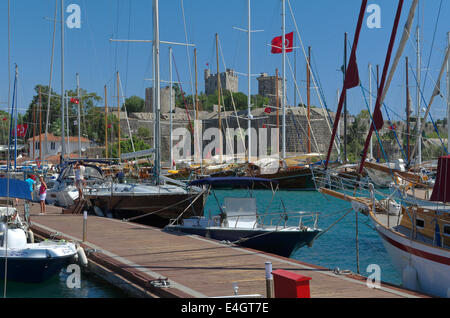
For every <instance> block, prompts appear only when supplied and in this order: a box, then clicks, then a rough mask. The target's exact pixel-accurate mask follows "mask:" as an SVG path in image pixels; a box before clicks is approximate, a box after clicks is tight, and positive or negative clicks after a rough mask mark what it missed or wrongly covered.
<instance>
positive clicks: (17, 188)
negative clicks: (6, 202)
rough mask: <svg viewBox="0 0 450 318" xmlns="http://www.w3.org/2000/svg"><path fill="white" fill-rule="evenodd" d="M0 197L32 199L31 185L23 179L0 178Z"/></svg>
mask: <svg viewBox="0 0 450 318" xmlns="http://www.w3.org/2000/svg"><path fill="white" fill-rule="evenodd" d="M8 182H9V193H8ZM0 197H5V198H7V197H9V198H17V199H25V200H30V201H31V192H30V186H29V185H28V183H26V182H25V181H22V180H16V179H7V178H0Z"/></svg>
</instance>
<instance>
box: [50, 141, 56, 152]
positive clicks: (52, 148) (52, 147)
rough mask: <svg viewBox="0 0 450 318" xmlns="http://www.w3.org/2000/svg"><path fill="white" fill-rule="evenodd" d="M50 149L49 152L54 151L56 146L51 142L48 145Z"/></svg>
mask: <svg viewBox="0 0 450 318" xmlns="http://www.w3.org/2000/svg"><path fill="white" fill-rule="evenodd" d="M50 149H51V150H55V149H56V144H55V142H54V141H52V142H51V143H50Z"/></svg>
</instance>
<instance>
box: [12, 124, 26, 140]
mask: <svg viewBox="0 0 450 318" xmlns="http://www.w3.org/2000/svg"><path fill="white" fill-rule="evenodd" d="M27 128H28V124H23V125H17V136H18V137H25V134H26V133H27ZM14 135H15V130H13V136H14Z"/></svg>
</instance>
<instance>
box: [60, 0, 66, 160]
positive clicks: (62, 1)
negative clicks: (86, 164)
mask: <svg viewBox="0 0 450 318" xmlns="http://www.w3.org/2000/svg"><path fill="white" fill-rule="evenodd" d="M64 95H65V94H64V0H61V156H62V159H63V160H64V156H65V154H66V144H65V133H64V128H65V127H64V126H65V124H64V122H65V120H64V105H65V104H64Z"/></svg>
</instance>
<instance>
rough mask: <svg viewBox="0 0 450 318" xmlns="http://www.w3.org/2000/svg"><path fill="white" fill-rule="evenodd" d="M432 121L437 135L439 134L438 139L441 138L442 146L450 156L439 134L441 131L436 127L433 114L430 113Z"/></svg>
mask: <svg viewBox="0 0 450 318" xmlns="http://www.w3.org/2000/svg"><path fill="white" fill-rule="evenodd" d="M430 119H431V122H432V123H433V126H434V130H435V131H436V133H437V135H438V137H439V140H440V141H441V145H442V147H443V148H444V151H445V152H446V153H447V155H448V151H447V148H446V147H445V144H444V142H443V141H442V138H441V136H440V134H439V129H438V128H437V126H436V124H435V122H434V120H433V117H431V113H430Z"/></svg>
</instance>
